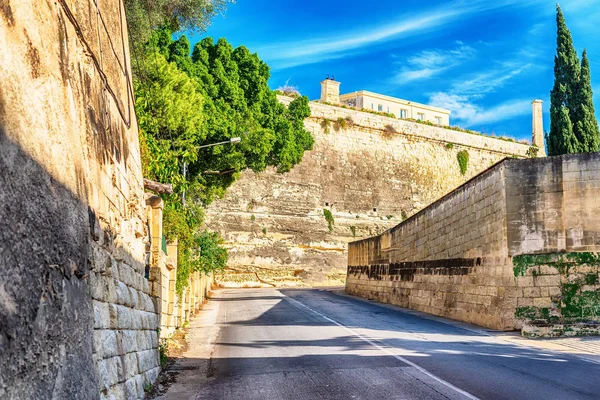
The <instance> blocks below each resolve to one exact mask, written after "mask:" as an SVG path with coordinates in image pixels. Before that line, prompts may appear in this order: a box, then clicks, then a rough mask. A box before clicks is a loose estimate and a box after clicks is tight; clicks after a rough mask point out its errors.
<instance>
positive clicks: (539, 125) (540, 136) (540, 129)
mask: <svg viewBox="0 0 600 400" xmlns="http://www.w3.org/2000/svg"><path fill="white" fill-rule="evenodd" d="M531 108H532V114H531V117H532V124H531V125H532V134H531V143H532V144H533V145H535V146H537V147H539V149H540V150H539V152H538V156H539V157H545V156H546V148H545V147H544V123H543V119H542V100H534V101H533V102H532V103H531Z"/></svg>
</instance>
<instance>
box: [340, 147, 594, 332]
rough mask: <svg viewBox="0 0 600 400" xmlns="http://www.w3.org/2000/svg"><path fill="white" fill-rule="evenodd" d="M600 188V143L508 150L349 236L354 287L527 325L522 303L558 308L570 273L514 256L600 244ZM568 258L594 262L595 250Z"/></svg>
mask: <svg viewBox="0 0 600 400" xmlns="http://www.w3.org/2000/svg"><path fill="white" fill-rule="evenodd" d="M598 195H600V154H599V153H593V154H582V155H570V156H561V157H551V158H541V159H529V160H512V159H508V160H505V161H503V162H501V163H500V164H498V165H496V166H494V167H493V168H491V169H489V170H488V171H485V172H483V173H482V174H480V175H478V176H477V177H475V178H473V179H472V180H470V181H469V182H467V183H466V184H464V185H463V186H461V187H459V188H458V189H456V190H454V191H453V192H451V193H449V194H447V195H446V196H444V197H442V198H441V199H439V200H438V201H436V202H435V203H433V204H432V205H430V206H429V207H427V208H425V209H424V210H422V211H421V212H419V213H418V214H416V215H414V216H413V217H411V218H409V219H408V220H407V221H405V222H403V223H401V224H400V225H398V226H396V227H394V228H392V229H390V230H389V231H387V232H385V233H383V234H382V235H379V236H376V237H373V238H369V239H365V240H362V241H357V242H353V243H350V245H349V254H348V278H347V283H346V291H347V292H348V293H351V294H356V295H359V296H363V297H367V298H371V299H376V300H378V301H382V302H387V303H392V304H397V305H400V306H403V307H407V308H413V309H416V310H420V311H424V312H427V313H431V314H434V315H440V316H445V317H449V318H453V319H457V320H461V321H466V322H472V323H476V324H480V325H483V326H487V327H490V328H495V329H513V328H518V327H520V325H521V321H520V320H519V319H518V318H517V316H516V315H515V312H516V311H517V309H518V308H519V307H526V306H535V307H539V308H551V307H552V304H553V302H556V301H557V299H556V298H555V297H556V295H557V293H560V288H559V285H560V282H561V277H560V274H559V273H558V272H557V271H556V270H552V269H551V268H543V267H540V265H541V264H539V260H538V261H536V260H534V261H532V262H531V263H532V265H534V266H538V267H539V268H538V269H537V270H536V269H532V270H531V271H529V272H528V273H527V274H526V273H525V271H520V270H519V268H516V269H515V265H517V267H518V265H520V264H519V263H516V264H515V263H514V262H513V259H514V257H523V256H528V255H531V254H541V255H546V256H548V257H549V259H552V257H556V253H564V252H586V253H587V252H598V251H599V250H600V240H599V239H598V234H599V232H600V225H599V221H598V218H597V217H596V218H595V217H592V216H594V215H598V212H600V202H598V200H597V199H598ZM565 199H569V201H564V200H565ZM592 260H594V259H593V258H592ZM536 262H537V263H538V264H535V263H536ZM552 263H554V262H552ZM568 263H570V264H569V265H571V264H572V265H573V266H576V267H579V268H580V269H581V270H582V271H587V272H589V271H588V270H589V266H588V264H589V259H583V258H582V259H579V258H577V257H573V258H572V260H570V261H568ZM534 271H536V272H534ZM596 273H597V271H596ZM521 275H524V276H521ZM533 275H536V276H535V277H534V276H533ZM558 301H559V302H560V300H558Z"/></svg>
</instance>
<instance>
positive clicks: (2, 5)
mask: <svg viewBox="0 0 600 400" xmlns="http://www.w3.org/2000/svg"><path fill="white" fill-rule="evenodd" d="M0 13H2V14H3V15H4V18H5V19H6V22H8V26H15V18H14V17H13V13H12V9H11V8H10V4H9V3H8V0H2V1H0Z"/></svg>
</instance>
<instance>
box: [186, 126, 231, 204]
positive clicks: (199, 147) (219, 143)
mask: <svg viewBox="0 0 600 400" xmlns="http://www.w3.org/2000/svg"><path fill="white" fill-rule="evenodd" d="M241 141H242V138H239V137H232V138H231V139H229V140H226V141H224V142H217V143H211V144H204V145H202V146H198V147H197V149H204V148H206V147H213V146H218V145H221V144H233V143H238V142H241ZM186 175H187V162H185V161H184V162H183V179H185V178H186ZM181 204H182V205H183V207H184V208H185V189H184V190H183V193H182V194H181Z"/></svg>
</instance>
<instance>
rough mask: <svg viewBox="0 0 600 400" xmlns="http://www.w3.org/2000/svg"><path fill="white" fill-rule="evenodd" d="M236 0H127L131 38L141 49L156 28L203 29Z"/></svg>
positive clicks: (131, 41) (126, 10)
mask: <svg viewBox="0 0 600 400" xmlns="http://www.w3.org/2000/svg"><path fill="white" fill-rule="evenodd" d="M227 3H234V0H125V12H126V15H127V24H128V27H129V42H130V47H131V48H132V49H133V50H139V49H140V48H141V47H142V46H143V45H144V44H145V43H146V42H148V40H149V39H150V37H151V36H152V32H153V31H154V30H155V29H156V28H161V27H167V28H169V29H170V30H171V31H173V32H177V31H179V30H190V31H197V32H203V31H205V30H206V28H207V27H208V26H209V25H210V21H211V19H212V17H214V16H215V15H217V14H219V13H221V12H223V11H224V10H225V7H226V6H227Z"/></svg>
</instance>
